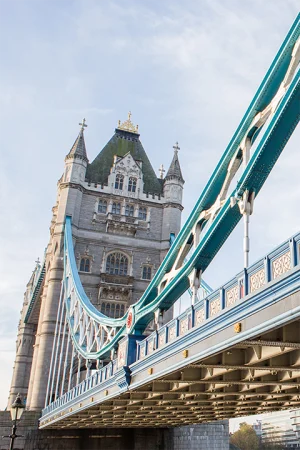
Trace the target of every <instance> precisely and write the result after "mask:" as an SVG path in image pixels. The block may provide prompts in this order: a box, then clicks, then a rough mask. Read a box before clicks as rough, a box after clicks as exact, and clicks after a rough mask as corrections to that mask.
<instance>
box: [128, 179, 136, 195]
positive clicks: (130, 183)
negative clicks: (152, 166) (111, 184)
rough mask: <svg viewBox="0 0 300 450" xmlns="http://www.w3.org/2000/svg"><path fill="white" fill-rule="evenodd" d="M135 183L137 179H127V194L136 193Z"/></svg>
mask: <svg viewBox="0 0 300 450" xmlns="http://www.w3.org/2000/svg"><path fill="white" fill-rule="evenodd" d="M136 183H137V179H136V178H134V177H129V181H128V191H129V192H135V191H136Z"/></svg>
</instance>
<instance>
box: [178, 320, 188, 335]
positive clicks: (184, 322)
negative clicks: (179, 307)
mask: <svg viewBox="0 0 300 450" xmlns="http://www.w3.org/2000/svg"><path fill="white" fill-rule="evenodd" d="M188 329H189V324H188V318H187V317H186V318H185V319H182V320H181V321H180V325H179V332H180V336H181V335H182V334H184V333H186V332H187V331H188Z"/></svg>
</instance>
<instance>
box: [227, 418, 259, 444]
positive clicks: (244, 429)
mask: <svg viewBox="0 0 300 450" xmlns="http://www.w3.org/2000/svg"><path fill="white" fill-rule="evenodd" d="M230 443H231V444H233V445H235V446H236V447H238V448H239V449H240V450H259V439H258V437H257V434H256V433H255V431H254V429H253V427H252V426H251V425H248V424H247V423H246V422H242V423H240V428H239V430H238V431H236V432H235V433H233V434H232V435H231V437H230Z"/></svg>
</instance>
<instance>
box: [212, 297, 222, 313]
mask: <svg viewBox="0 0 300 450" xmlns="http://www.w3.org/2000/svg"><path fill="white" fill-rule="evenodd" d="M220 311H221V301H220V299H219V298H216V299H215V300H212V301H211V302H210V304H209V316H210V317H212V316H215V315H216V314H218V313H219V312H220Z"/></svg>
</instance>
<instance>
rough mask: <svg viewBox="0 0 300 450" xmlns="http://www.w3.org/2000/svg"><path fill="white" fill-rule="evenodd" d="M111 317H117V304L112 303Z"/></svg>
mask: <svg viewBox="0 0 300 450" xmlns="http://www.w3.org/2000/svg"><path fill="white" fill-rule="evenodd" d="M110 316H111V317H115V304H114V303H112V304H111V305H110Z"/></svg>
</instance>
